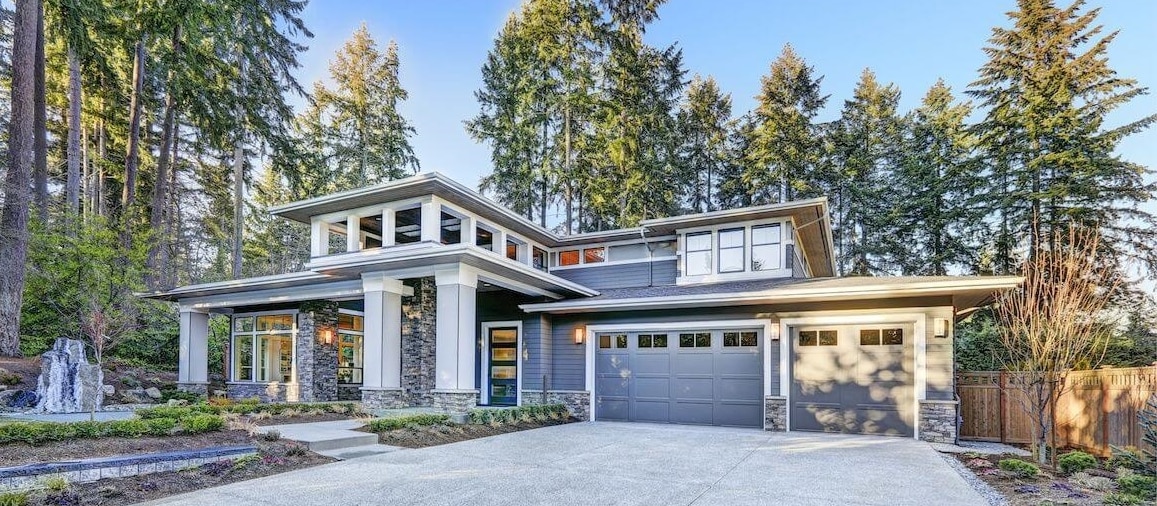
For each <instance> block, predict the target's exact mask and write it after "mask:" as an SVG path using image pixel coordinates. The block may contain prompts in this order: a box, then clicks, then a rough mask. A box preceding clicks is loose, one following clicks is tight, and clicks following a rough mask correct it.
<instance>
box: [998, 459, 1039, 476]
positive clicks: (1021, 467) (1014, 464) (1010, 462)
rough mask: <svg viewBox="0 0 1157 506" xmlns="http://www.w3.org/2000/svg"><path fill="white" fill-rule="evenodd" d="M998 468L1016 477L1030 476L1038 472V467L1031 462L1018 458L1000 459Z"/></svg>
mask: <svg viewBox="0 0 1157 506" xmlns="http://www.w3.org/2000/svg"><path fill="white" fill-rule="evenodd" d="M999 466H1000V469H1001V470H1004V471H1008V472H1010V473H1012V474H1013V475H1015V476H1016V477H1018V478H1032V477H1033V476H1036V475H1038V474H1040V468H1039V467H1037V466H1036V464H1033V463H1031V462H1025V461H1023V460H1020V459H1004V460H1002V461H1000V464H999Z"/></svg>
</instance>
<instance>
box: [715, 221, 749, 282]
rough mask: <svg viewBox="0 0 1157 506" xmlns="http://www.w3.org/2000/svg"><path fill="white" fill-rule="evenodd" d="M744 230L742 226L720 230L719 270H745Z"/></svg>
mask: <svg viewBox="0 0 1157 506" xmlns="http://www.w3.org/2000/svg"><path fill="white" fill-rule="evenodd" d="M744 232H745V230H744V229H742V228H730V229H727V230H720V231H719V272H741V271H742V270H743V257H744V253H743V249H744V243H745V242H746V241H744V237H743V236H744V235H745V234H744Z"/></svg>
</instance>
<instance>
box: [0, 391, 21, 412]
mask: <svg viewBox="0 0 1157 506" xmlns="http://www.w3.org/2000/svg"><path fill="white" fill-rule="evenodd" d="M18 393H20V390H0V408H7V407H9V406H8V403H9V402H12V398H13V397H15V396H16V394H18Z"/></svg>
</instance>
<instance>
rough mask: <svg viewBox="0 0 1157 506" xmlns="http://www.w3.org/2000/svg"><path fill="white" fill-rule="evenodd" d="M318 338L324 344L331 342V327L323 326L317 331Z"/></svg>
mask: <svg viewBox="0 0 1157 506" xmlns="http://www.w3.org/2000/svg"><path fill="white" fill-rule="evenodd" d="M317 337H318V339H319V340H320V341H321V342H323V343H325V344H333V329H331V328H329V327H325V328H322V329H319V330H318V331H317Z"/></svg>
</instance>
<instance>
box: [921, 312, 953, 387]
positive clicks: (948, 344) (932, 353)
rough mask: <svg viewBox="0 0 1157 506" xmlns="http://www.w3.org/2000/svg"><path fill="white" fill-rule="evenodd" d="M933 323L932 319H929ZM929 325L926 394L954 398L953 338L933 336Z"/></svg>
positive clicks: (925, 353) (925, 359)
mask: <svg viewBox="0 0 1157 506" xmlns="http://www.w3.org/2000/svg"><path fill="white" fill-rule="evenodd" d="M929 323H930V324H931V320H929ZM933 332H934V331H933V330H931V325H929V332H928V337H927V343H926V344H925V346H924V350H925V351H924V364H925V368H924V370H925V371H926V374H925V378H926V382H927V385H928V386H927V390H926V391H925V396H926V397H927V398H928V399H932V400H944V401H947V400H952V399H953V397H954V395H955V392H954V390H955V385H954V383H955V380H954V377H953V355H952V340H951V339H948V338H944V337H933V336H932V334H933Z"/></svg>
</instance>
